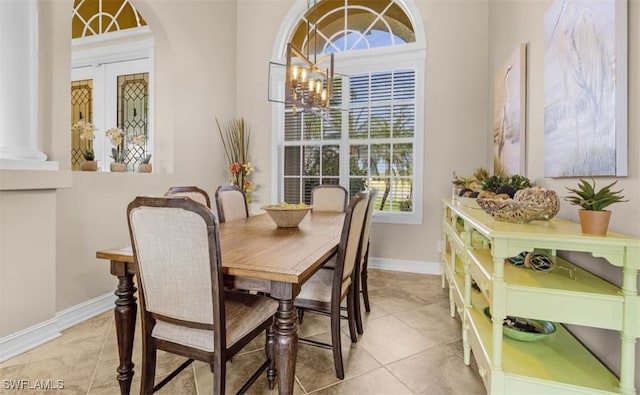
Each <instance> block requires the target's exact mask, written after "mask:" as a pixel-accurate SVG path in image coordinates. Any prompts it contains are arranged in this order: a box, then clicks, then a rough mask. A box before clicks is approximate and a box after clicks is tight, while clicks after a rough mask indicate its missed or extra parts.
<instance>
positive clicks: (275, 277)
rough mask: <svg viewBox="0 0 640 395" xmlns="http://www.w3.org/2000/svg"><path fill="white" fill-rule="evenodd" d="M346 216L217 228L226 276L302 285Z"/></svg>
mask: <svg viewBox="0 0 640 395" xmlns="http://www.w3.org/2000/svg"><path fill="white" fill-rule="evenodd" d="M343 222H344V213H330V212H315V213H314V212H310V213H309V214H308V215H307V216H306V217H305V218H304V219H303V220H302V222H301V223H300V225H299V226H298V227H297V228H278V227H277V226H276V225H275V223H274V222H273V221H272V220H271V218H270V217H269V216H268V215H266V214H262V215H256V216H253V217H249V218H247V219H242V220H237V221H231V222H225V223H222V224H220V229H219V233H220V248H221V253H222V267H223V271H224V273H225V274H227V275H232V276H239V277H248V278H255V279H264V280H271V281H282V282H287V283H293V284H302V283H304V281H306V280H307V278H309V277H310V276H311V275H312V274H313V273H314V272H315V271H316V270H317V268H318V266H320V265H321V264H322V263H323V262H324V261H325V260H326V259H328V258H329V257H330V256H331V255H333V254H334V253H335V252H336V251H337V248H338V244H339V243H340V234H341V231H342V224H343ZM96 257H97V258H100V259H108V260H115V261H121V262H127V263H133V253H132V250H131V247H130V246H129V247H123V248H113V249H108V250H101V251H98V252H96Z"/></svg>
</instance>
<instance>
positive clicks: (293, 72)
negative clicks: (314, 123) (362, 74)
mask: <svg viewBox="0 0 640 395" xmlns="http://www.w3.org/2000/svg"><path fill="white" fill-rule="evenodd" d="M315 3H316V1H315V0H313V5H314V8H315V23H314V24H313V46H314V50H313V60H311V56H309V48H310V46H311V35H310V33H311V29H310V22H309V16H307V40H308V41H307V54H306V55H305V54H303V53H302V51H301V50H299V49H298V48H296V47H295V46H294V45H293V44H291V43H288V44H287V64H286V76H285V105H288V106H291V109H292V112H293V114H296V113H297V112H298V111H301V112H304V111H312V112H314V113H318V114H320V115H326V111H327V110H328V109H329V101H330V100H331V96H332V93H333V53H331V54H329V55H324V56H322V57H320V59H318V58H317V53H318V48H317V37H318V18H317V12H318V11H317V7H315ZM310 8H311V0H308V1H307V9H310Z"/></svg>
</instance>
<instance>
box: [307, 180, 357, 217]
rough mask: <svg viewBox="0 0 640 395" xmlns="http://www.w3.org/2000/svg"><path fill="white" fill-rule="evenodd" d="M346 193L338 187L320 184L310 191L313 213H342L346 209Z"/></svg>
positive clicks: (341, 187)
mask: <svg viewBox="0 0 640 395" xmlns="http://www.w3.org/2000/svg"><path fill="white" fill-rule="evenodd" d="M348 196H349V194H348V192H347V190H346V189H345V188H344V187H343V186H340V185H333V184H320V185H318V186H316V187H314V188H313V189H312V190H311V205H312V206H313V211H337V212H340V213H343V212H344V211H345V210H346V208H347V203H348Z"/></svg>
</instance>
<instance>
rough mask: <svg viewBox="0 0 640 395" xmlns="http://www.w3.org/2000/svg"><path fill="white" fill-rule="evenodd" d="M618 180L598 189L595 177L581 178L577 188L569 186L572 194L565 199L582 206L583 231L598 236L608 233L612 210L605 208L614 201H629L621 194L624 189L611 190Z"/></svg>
mask: <svg viewBox="0 0 640 395" xmlns="http://www.w3.org/2000/svg"><path fill="white" fill-rule="evenodd" d="M617 182H618V180H616V181H614V182H612V183H611V184H608V185H605V186H604V187H602V188H600V189H599V190H596V182H595V180H594V179H593V178H592V179H591V182H589V181H587V180H585V179H580V180H579V182H578V187H577V188H568V187H567V190H568V191H569V192H570V194H569V195H568V196H566V197H565V198H564V200H566V201H568V202H569V203H571V204H573V205H576V206H580V207H582V209H581V210H580V211H578V215H579V218H580V226H581V227H582V233H585V234H590V235H597V236H606V235H607V230H608V229H609V220H610V219H611V211H609V210H605V208H607V207H609V206H610V205H612V204H614V203H622V202H628V200H624V196H623V195H622V194H621V193H622V189H620V190H619V191H612V190H611V188H612V187H613V186H614V185H615V184H616V183H617Z"/></svg>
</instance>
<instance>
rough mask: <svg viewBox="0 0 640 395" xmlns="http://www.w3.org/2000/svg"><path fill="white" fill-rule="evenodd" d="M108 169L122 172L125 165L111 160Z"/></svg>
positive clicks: (125, 168) (124, 169)
mask: <svg viewBox="0 0 640 395" xmlns="http://www.w3.org/2000/svg"><path fill="white" fill-rule="evenodd" d="M109 169H110V170H111V171H112V172H118V173H122V172H125V171H126V170H127V165H126V164H124V163H120V162H111V164H110V165H109Z"/></svg>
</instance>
